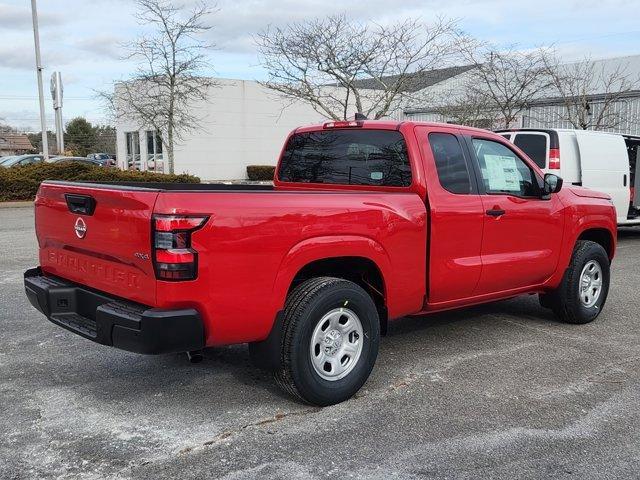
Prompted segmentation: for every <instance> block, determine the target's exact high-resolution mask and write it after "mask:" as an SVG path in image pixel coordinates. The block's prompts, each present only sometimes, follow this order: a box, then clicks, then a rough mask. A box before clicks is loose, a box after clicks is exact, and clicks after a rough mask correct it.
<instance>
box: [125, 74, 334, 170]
mask: <svg viewBox="0 0 640 480" xmlns="http://www.w3.org/2000/svg"><path fill="white" fill-rule="evenodd" d="M216 83H217V85H216V86H215V87H211V88H210V90H209V95H208V99H207V101H206V102H200V103H199V104H197V105H194V106H193V108H194V110H195V112H194V113H195V114H196V115H197V116H198V118H199V119H200V124H201V128H199V129H198V130H194V131H192V132H189V133H188V134H187V135H185V138H184V139H183V140H182V141H181V142H180V143H179V144H178V145H176V147H175V158H174V162H175V172H176V173H183V172H187V173H191V174H193V175H197V176H199V177H200V178H201V179H202V180H232V179H242V178H246V167H247V165H275V164H276V162H277V160H278V156H279V155H280V150H281V149H282V145H283V143H284V141H285V139H286V137H287V134H288V133H289V132H290V131H291V130H293V129H294V128H296V127H298V126H300V125H304V124H309V123H318V122H321V121H323V118H322V117H321V115H320V114H318V113H317V112H316V111H315V110H313V108H311V107H310V106H308V105H306V104H303V103H291V101H289V100H285V99H282V98H281V97H278V96H277V95H276V94H275V93H273V92H271V91H270V90H268V89H267V88H265V87H262V86H261V85H260V84H258V83H257V82H252V81H248V80H230V79H216ZM116 131H117V158H118V163H119V166H120V167H121V168H126V165H127V163H129V164H131V163H133V162H135V163H136V164H139V165H140V168H141V169H142V170H147V169H150V170H151V169H153V166H154V160H160V161H158V162H157V163H158V169H159V170H161V169H162V166H163V162H162V161H161V160H162V158H163V155H162V144H161V142H160V141H159V139H158V138H157V136H156V135H155V134H154V133H155V132H154V131H153V130H150V129H148V128H144V127H143V128H140V126H139V125H137V124H135V123H133V122H131V121H128V120H127V119H126V118H120V119H119V120H118V121H117V123H116Z"/></svg>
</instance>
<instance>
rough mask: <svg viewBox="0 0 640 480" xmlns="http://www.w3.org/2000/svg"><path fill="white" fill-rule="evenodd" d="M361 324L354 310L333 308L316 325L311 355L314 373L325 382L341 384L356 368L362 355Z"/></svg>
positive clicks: (312, 338)
mask: <svg viewBox="0 0 640 480" xmlns="http://www.w3.org/2000/svg"><path fill="white" fill-rule="evenodd" d="M363 343H364V333H363V330H362V323H361V322H360V319H359V318H358V316H357V315H356V314H355V312H354V311H353V310H350V309H348V308H334V309H333V310H331V311H329V312H327V313H326V314H325V315H324V316H323V317H322V318H321V319H320V321H319V322H318V323H317V324H316V327H315V329H314V330H313V334H312V336H311V344H310V348H309V355H310V356H311V364H312V365H313V369H314V370H315V372H316V373H317V374H318V375H319V376H320V377H321V378H323V379H324V380H328V381H331V382H334V381H336V380H340V379H342V378H344V377H346V376H347V375H349V373H351V371H352V370H353V369H354V368H355V366H356V365H357V364H358V360H359V359H360V355H361V354H362V346H363Z"/></svg>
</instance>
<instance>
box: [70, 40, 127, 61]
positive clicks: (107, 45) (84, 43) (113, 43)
mask: <svg viewBox="0 0 640 480" xmlns="http://www.w3.org/2000/svg"><path fill="white" fill-rule="evenodd" d="M122 42H123V39H122V38H120V37H116V36H115V35H96V36H91V37H88V38H82V39H80V40H77V41H76V42H75V43H74V46H75V47H76V48H78V49H80V50H83V51H85V52H88V53H90V54H91V55H92V56H94V57H98V56H100V57H106V58H109V59H112V60H119V59H120V58H121V57H122V47H121V46H120V44H121V43H122Z"/></svg>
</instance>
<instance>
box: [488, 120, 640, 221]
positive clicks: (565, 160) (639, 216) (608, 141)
mask: <svg viewBox="0 0 640 480" xmlns="http://www.w3.org/2000/svg"><path fill="white" fill-rule="evenodd" d="M500 134H501V135H502V136H504V137H505V138H507V139H509V140H510V141H511V142H513V143H514V144H515V145H516V146H517V147H519V148H520V149H521V150H523V151H524V152H525V153H526V154H527V155H529V157H530V158H531V159H532V160H533V161H535V162H536V164H537V165H538V166H539V167H540V168H541V169H542V170H543V171H544V172H547V173H556V174H558V175H560V176H561V177H562V178H563V180H564V181H565V182H567V183H570V184H571V185H579V186H583V187H588V188H592V189H594V190H598V191H601V192H604V193H607V194H609V195H610V196H611V198H612V200H613V203H614V205H615V206H616V211H617V218H618V225H640V175H638V174H637V173H638V172H637V169H638V168H640V163H639V162H637V161H636V158H637V154H638V146H639V145H640V137H634V136H631V135H620V134H616V133H608V132H599V131H590V130H568V129H529V128H527V129H513V130H501V131H500ZM636 182H637V183H636Z"/></svg>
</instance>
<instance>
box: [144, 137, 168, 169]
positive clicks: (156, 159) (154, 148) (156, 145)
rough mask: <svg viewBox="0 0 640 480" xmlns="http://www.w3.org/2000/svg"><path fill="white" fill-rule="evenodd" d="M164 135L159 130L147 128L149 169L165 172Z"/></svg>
mask: <svg viewBox="0 0 640 480" xmlns="http://www.w3.org/2000/svg"><path fill="white" fill-rule="evenodd" d="M163 160H164V158H163V155H162V137H161V136H160V132H159V131H157V130H155V131H154V130H147V170H154V171H156V172H164V161H163Z"/></svg>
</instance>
